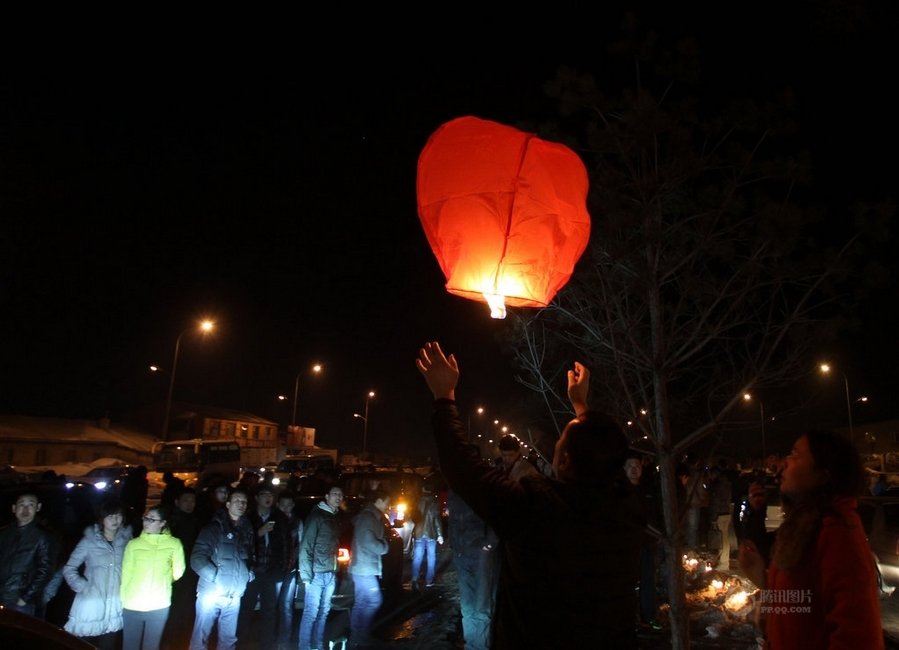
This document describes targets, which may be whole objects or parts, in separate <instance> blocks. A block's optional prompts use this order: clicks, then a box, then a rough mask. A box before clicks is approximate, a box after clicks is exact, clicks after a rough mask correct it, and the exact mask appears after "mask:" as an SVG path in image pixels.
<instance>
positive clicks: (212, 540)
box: [190, 489, 255, 650]
mask: <svg viewBox="0 0 899 650" xmlns="http://www.w3.org/2000/svg"><path fill="white" fill-rule="evenodd" d="M247 503H248V499H247V493H246V492H244V491H243V490H241V489H235V490H233V491H232V492H231V494H230V495H228V500H227V501H225V507H224V509H222V510H220V511H218V512H217V513H215V514H214V515H213V516H212V521H210V522H209V523H208V524H206V526H204V527H203V529H202V530H201V531H200V534H199V536H198V537H197V541H196V543H194V549H193V551H192V552H191V555H190V567H191V568H192V569H193V570H194V571H196V572H197V575H198V576H200V580H199V584H198V585H197V618H196V621H195V622H194V631H193V635H192V636H191V639H190V650H206V647H207V645H208V643H209V635H210V633H211V632H212V628H213V626H214V625H215V624H216V622H218V646H217V647H218V650H234V648H235V646H236V645H237V619H238V615H239V614H240V601H241V597H242V596H243V594H244V592H245V591H246V589H247V583H248V582H249V581H250V580H252V579H253V574H252V573H251V572H250V565H251V563H252V561H253V553H254V550H255V547H254V544H253V534H254V531H253V526H252V525H251V524H250V520H249V519H248V518H247V516H246V512H247Z"/></svg>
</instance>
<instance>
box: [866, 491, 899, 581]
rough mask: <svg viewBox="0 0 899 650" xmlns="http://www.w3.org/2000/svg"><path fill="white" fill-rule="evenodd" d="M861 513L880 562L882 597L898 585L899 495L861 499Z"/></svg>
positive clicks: (869, 542)
mask: <svg viewBox="0 0 899 650" xmlns="http://www.w3.org/2000/svg"><path fill="white" fill-rule="evenodd" d="M858 514H859V516H860V517H861V519H862V524H863V525H864V527H865V533H866V534H867V536H868V545H869V546H870V547H871V553H873V554H874V560H875V562H876V563H877V581H878V585H879V586H880V590H881V592H882V593H883V594H885V595H889V594H891V593H893V591H894V590H895V588H896V587H897V586H899V555H897V552H899V496H889V497H862V498H861V499H859V506H858Z"/></svg>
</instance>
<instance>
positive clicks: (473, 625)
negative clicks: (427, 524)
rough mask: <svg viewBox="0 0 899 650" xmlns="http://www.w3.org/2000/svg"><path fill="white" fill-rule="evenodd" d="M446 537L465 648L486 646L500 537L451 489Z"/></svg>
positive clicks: (476, 649)
mask: <svg viewBox="0 0 899 650" xmlns="http://www.w3.org/2000/svg"><path fill="white" fill-rule="evenodd" d="M446 505H447V509H448V510H449V537H450V545H451V546H452V549H453V563H454V565H455V567H456V579H457V580H458V581H459V610H460V612H461V614H462V636H463V638H464V639H465V648H466V650H488V649H489V648H490V639H491V632H490V631H491V623H492V622H493V611H494V608H495V603H496V580H497V577H498V574H499V555H498V552H499V549H498V546H499V544H498V543H499V538H497V536H496V533H495V532H493V529H492V528H490V526H488V525H487V524H485V523H484V521H483V520H482V519H481V518H480V517H478V516H477V514H475V511H474V510H472V509H471V508H470V507H469V506H468V504H467V503H465V501H463V500H462V498H461V497H460V496H459V495H458V494H456V493H455V492H453V491H450V493H449V495H448V496H447V498H446Z"/></svg>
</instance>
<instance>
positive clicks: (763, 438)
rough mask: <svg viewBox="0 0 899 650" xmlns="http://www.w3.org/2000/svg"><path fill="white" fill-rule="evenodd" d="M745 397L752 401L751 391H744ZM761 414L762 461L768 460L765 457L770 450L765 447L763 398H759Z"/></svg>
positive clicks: (746, 399)
mask: <svg viewBox="0 0 899 650" xmlns="http://www.w3.org/2000/svg"><path fill="white" fill-rule="evenodd" d="M743 399H744V400H745V401H747V402H751V401H752V395H751V394H749V393H743ZM759 416H760V418H761V422H762V462H763V463H765V462H767V461H766V460H765V459H766V458H768V451H767V449H766V448H765V403H764V402H762V400H759Z"/></svg>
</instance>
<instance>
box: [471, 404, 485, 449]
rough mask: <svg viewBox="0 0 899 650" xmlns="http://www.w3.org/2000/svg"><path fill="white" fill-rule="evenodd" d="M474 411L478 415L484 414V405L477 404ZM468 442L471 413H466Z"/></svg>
mask: <svg viewBox="0 0 899 650" xmlns="http://www.w3.org/2000/svg"><path fill="white" fill-rule="evenodd" d="M475 412H476V413H477V414H478V415H484V407H483V406H479V407H478V408H477V409H475ZM468 442H471V413H469V414H468Z"/></svg>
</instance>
